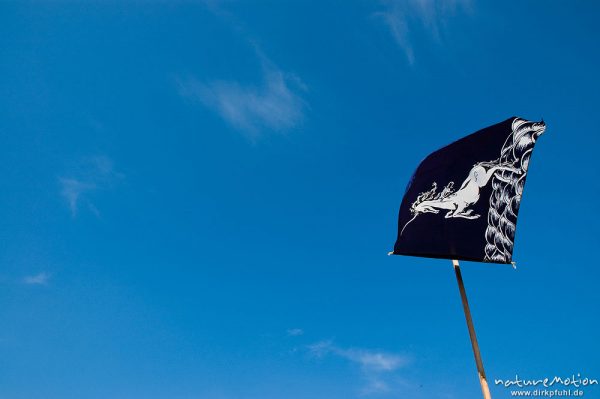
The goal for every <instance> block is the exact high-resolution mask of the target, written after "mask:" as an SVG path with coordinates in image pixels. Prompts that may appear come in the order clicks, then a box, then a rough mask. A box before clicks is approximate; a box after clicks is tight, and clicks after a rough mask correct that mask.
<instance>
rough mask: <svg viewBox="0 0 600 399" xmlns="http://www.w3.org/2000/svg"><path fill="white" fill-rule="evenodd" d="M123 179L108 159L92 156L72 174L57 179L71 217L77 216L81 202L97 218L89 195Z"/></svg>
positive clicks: (101, 156) (95, 209) (97, 212)
mask: <svg viewBox="0 0 600 399" xmlns="http://www.w3.org/2000/svg"><path fill="white" fill-rule="evenodd" d="M123 177H124V175H123V174H122V173H120V172H117V171H116V170H115V168H114V164H113V161H112V160H111V159H110V158H109V157H107V156H104V155H96V156H92V157H89V158H86V159H84V160H83V161H82V162H81V163H80V164H79V165H78V166H77V167H76V168H75V171H74V172H73V173H72V174H70V175H66V176H61V177H59V178H58V181H59V184H60V194H61V196H62V197H63V198H64V199H65V201H66V202H67V204H68V206H69V209H70V211H71V216H73V217H75V216H77V212H78V210H79V205H80V203H81V202H82V201H84V202H85V203H86V204H87V207H88V209H89V210H90V211H91V212H92V213H94V214H95V215H96V216H99V211H98V209H97V207H96V206H95V205H94V204H93V203H92V202H91V198H90V197H91V193H93V192H95V191H97V190H103V189H107V188H110V187H112V186H113V184H114V182H115V181H116V180H118V179H122V178H123Z"/></svg>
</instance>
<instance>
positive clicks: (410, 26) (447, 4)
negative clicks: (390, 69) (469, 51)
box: [375, 0, 471, 65]
mask: <svg viewBox="0 0 600 399" xmlns="http://www.w3.org/2000/svg"><path fill="white" fill-rule="evenodd" d="M383 4H384V6H385V9H384V11H381V12H377V13H375V15H376V16H377V17H380V18H381V19H382V20H383V21H384V23H385V24H386V25H387V26H388V28H389V30H390V33H391V34H392V36H393V38H394V40H395V41H396V43H397V44H398V45H399V46H400V48H402V50H403V51H404V53H405V54H406V58H407V60H408V62H409V63H410V64H411V65H412V64H414V63H415V36H416V32H420V31H422V32H424V33H425V34H426V35H429V36H430V38H431V39H433V40H436V41H439V40H441V32H442V31H443V28H444V26H445V25H446V23H447V21H448V20H449V19H450V18H452V17H453V16H455V15H457V14H458V12H459V11H470V10H471V1H470V0H385V1H383Z"/></svg>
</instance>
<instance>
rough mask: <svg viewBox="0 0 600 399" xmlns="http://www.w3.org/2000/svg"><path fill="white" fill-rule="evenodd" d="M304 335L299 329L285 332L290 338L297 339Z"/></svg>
mask: <svg viewBox="0 0 600 399" xmlns="http://www.w3.org/2000/svg"><path fill="white" fill-rule="evenodd" d="M303 334H304V330H303V329H301V328H290V329H289V330H287V335H289V336H291V337H297V336H300V335H303Z"/></svg>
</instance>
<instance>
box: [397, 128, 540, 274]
mask: <svg viewBox="0 0 600 399" xmlns="http://www.w3.org/2000/svg"><path fill="white" fill-rule="evenodd" d="M545 129H546V124H545V123H544V122H543V121H542V122H530V121H526V120H524V119H521V118H517V117H513V118H510V119H507V120H506V121H504V122H501V123H498V124H496V125H493V126H490V127H487V128H485V129H482V130H479V131H477V132H475V133H473V134H471V135H469V136H466V137H464V138H462V139H460V140H458V141H455V142H454V143H452V144H450V145H448V146H446V147H444V148H441V149H439V150H437V151H436V152H434V153H432V154H430V155H429V156H428V157H427V158H425V159H424V160H423V161H422V162H421V164H420V165H419V167H418V168H417V170H416V171H415V173H414V175H413V176H412V178H411V180H410V182H409V184H408V186H407V188H406V192H405V194H404V198H403V199H402V204H401V205H400V212H399V215H398V239H397V240H396V244H395V245H394V251H393V254H394V255H411V256H422V257H428V258H445V259H457V260H470V261H477V262H491V263H511V261H512V252H513V245H514V240H515V231H516V225H517V215H518V213H519V205H520V203H521V198H522V195H523V187H524V185H525V178H526V177H527V169H528V167H529V161H530V158H531V153H532V151H533V147H534V145H535V143H536V140H537V138H538V137H539V136H540V135H541V134H542V133H543V132H544V130H545ZM459 184H460V186H459Z"/></svg>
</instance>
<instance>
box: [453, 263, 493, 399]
mask: <svg viewBox="0 0 600 399" xmlns="http://www.w3.org/2000/svg"><path fill="white" fill-rule="evenodd" d="M452 265H453V266H454V273H455V274H456V281H457V282H458V289H459V290H460V297H461V299H462V304H463V310H464V311H465V318H466V319H467V327H468V328H469V337H470V338H471V346H473V354H474V355H475V364H477V373H478V374H479V383H480V384H481V391H482V392H483V397H484V399H492V395H491V394H490V388H489V386H488V383H487V380H486V377H485V371H484V370H483V361H482V360H481V353H480V352H479V344H478V343H477V336H476V335H475V327H473V320H472V319H471V310H470V309H469V302H468V301H467V293H466V292H465V286H464V284H463V279H462V275H461V273H460V267H459V265H458V261H457V260H454V259H453V260H452Z"/></svg>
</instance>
